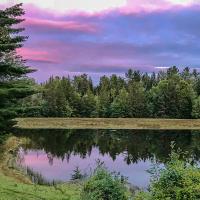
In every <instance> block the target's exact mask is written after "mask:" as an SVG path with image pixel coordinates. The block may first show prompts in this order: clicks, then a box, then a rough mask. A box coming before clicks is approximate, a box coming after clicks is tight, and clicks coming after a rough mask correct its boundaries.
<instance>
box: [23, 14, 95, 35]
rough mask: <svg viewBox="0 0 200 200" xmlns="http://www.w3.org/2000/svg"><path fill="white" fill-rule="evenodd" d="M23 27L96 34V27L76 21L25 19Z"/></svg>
mask: <svg viewBox="0 0 200 200" xmlns="http://www.w3.org/2000/svg"><path fill="white" fill-rule="evenodd" d="M24 25H25V26H38V27H40V28H49V29H56V30H69V31H78V32H86V33H87V32H89V33H95V32H97V27H96V26H95V25H94V24H87V23H82V22H78V21H58V20H48V19H38V18H30V17H27V18H26V21H25V22H24Z"/></svg>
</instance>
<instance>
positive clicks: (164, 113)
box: [21, 66, 200, 118]
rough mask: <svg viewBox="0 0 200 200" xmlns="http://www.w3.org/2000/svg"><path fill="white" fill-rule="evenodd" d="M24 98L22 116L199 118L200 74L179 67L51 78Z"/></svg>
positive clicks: (187, 68)
mask: <svg viewBox="0 0 200 200" xmlns="http://www.w3.org/2000/svg"><path fill="white" fill-rule="evenodd" d="M37 87H39V88H40V91H41V92H40V93H38V94H35V95H32V96H29V97H28V98H25V99H23V101H22V107H25V108H28V109H24V112H22V113H21V115H22V116H36V117H38V116H44V117H139V118H140V117H153V118H159V117H161V118H199V117H200V97H199V95H200V74H199V73H198V72H197V70H195V69H194V70H192V71H191V70H190V68H189V67H186V68H184V69H183V70H182V71H179V69H178V68H177V67H175V66H173V67H171V68H169V69H168V70H166V71H161V72H159V73H155V72H154V73H143V72H141V71H138V70H132V69H129V70H128V72H127V73H126V74H125V76H124V77H120V76H117V75H115V74H113V75H111V76H106V75H105V76H102V77H101V78H100V81H99V83H98V84H97V85H94V83H93V81H92V79H91V77H88V75H87V74H82V75H77V76H74V77H73V78H70V77H69V76H68V77H50V78H49V80H48V81H46V82H45V83H43V84H41V85H40V86H39V85H37Z"/></svg>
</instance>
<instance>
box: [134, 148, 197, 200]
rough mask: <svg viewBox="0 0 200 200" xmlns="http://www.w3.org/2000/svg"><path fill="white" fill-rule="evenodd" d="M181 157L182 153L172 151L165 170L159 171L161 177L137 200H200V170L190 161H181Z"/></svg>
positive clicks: (154, 179) (137, 197) (141, 193)
mask: <svg viewBox="0 0 200 200" xmlns="http://www.w3.org/2000/svg"><path fill="white" fill-rule="evenodd" d="M180 155H181V154H180V152H178V153H176V152H174V151H172V153H171V157H170V161H169V162H167V163H166V165H165V168H164V169H159V175H158V176H159V177H157V179H156V178H155V177H154V178H153V180H152V182H151V185H150V188H149V192H140V193H139V194H138V195H137V196H136V198H135V199H136V200H197V199H200V169H199V168H198V167H197V166H196V165H192V164H191V162H189V161H183V160H181V158H180ZM157 171H158V170H157ZM153 175H155V174H153Z"/></svg>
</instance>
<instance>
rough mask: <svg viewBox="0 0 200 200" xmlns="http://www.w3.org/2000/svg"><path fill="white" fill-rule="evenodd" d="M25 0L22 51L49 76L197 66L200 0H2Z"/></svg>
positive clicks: (5, 1)
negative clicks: (25, 39) (27, 37)
mask: <svg viewBox="0 0 200 200" xmlns="http://www.w3.org/2000/svg"><path fill="white" fill-rule="evenodd" d="M21 2H22V3H24V4H23V7H24V9H25V11H26V15H25V19H26V21H25V22H24V23H23V24H22V26H24V27H25V28H26V31H25V34H26V35H28V36H29V39H28V41H27V42H26V43H25V46H24V47H23V48H22V49H19V50H18V52H19V53H20V54H21V55H22V56H23V57H24V58H25V59H27V61H28V64H29V65H31V66H33V68H35V69H37V70H38V71H37V72H36V73H34V74H33V76H34V77H35V78H36V79H37V80H38V81H44V80H46V79H47V78H48V77H49V76H50V75H60V76H62V75H68V74H71V75H74V74H76V73H88V74H89V75H91V76H93V77H95V79H96V78H97V79H98V77H99V76H101V75H102V74H110V73H117V74H123V73H125V72H126V71H127V69H128V68H134V69H140V70H141V71H145V72H152V71H154V70H155V71H158V70H160V69H162V68H164V69H166V68H167V67H170V66H172V65H176V66H178V67H186V66H189V67H191V68H199V63H200V58H199V51H200V49H199V46H200V41H199V37H200V31H199V28H198V27H199V23H200V14H199V13H200V0H73V1H72V0H0V7H3V8H5V7H8V6H11V5H14V4H15V3H21Z"/></svg>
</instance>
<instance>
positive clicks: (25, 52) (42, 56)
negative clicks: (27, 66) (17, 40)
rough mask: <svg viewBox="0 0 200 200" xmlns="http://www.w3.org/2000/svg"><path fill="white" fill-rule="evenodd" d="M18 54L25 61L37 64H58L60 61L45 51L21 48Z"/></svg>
mask: <svg viewBox="0 0 200 200" xmlns="http://www.w3.org/2000/svg"><path fill="white" fill-rule="evenodd" d="M17 53H18V54H19V55H21V56H22V57H23V59H25V60H28V61H37V62H48V63H57V62H58V61H57V60H56V59H55V58H54V56H52V55H51V54H50V53H49V52H47V51H45V50H38V49H31V48H25V47H23V48H20V49H18V50H17Z"/></svg>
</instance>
